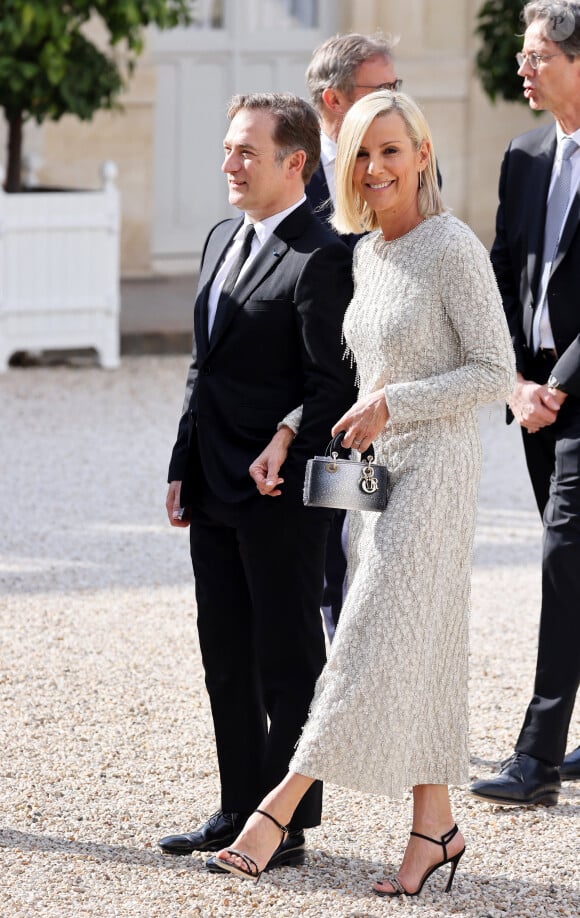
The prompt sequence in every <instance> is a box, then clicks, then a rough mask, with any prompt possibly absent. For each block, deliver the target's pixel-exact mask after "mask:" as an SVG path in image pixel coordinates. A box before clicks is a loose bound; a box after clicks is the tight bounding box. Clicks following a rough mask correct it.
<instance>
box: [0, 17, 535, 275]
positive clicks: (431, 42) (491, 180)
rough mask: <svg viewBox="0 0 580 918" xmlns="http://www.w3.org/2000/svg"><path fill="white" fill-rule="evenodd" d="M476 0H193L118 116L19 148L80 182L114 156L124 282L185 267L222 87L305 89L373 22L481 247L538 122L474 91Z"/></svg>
mask: <svg viewBox="0 0 580 918" xmlns="http://www.w3.org/2000/svg"><path fill="white" fill-rule="evenodd" d="M481 2H482V0H196V2H193V3H192V10H193V14H194V23H193V24H192V25H191V26H190V27H189V28H187V29H175V30H172V31H170V32H164V33H158V32H155V31H153V30H152V31H151V32H150V33H149V36H148V45H147V51H146V53H145V55H144V57H143V58H142V59H141V61H140V64H139V66H138V68H137V71H136V73H135V76H134V78H133V81H132V83H131V86H130V89H129V91H128V92H127V93H126V95H125V97H124V99H123V107H124V111H123V112H122V113H99V114H97V116H96V117H95V118H94V120H93V121H92V122H90V123H88V124H85V123H80V122H79V121H77V120H76V119H74V118H64V119H62V120H61V121H60V122H58V123H56V124H55V123H47V124H45V125H44V126H43V127H41V128H35V127H33V126H31V127H29V128H28V129H27V133H26V144H25V146H26V150H27V151H28V152H29V153H33V154H34V155H35V156H36V158H37V161H38V162H39V163H40V164H41V165H40V169H39V180H40V181H41V182H42V183H54V184H60V185H78V186H80V187H90V186H92V185H95V184H96V183H97V176H98V169H99V164H100V163H101V162H102V161H103V160H105V159H113V160H115V161H116V163H117V165H118V167H119V187H120V189H121V193H122V207H123V230H122V270H123V274H124V275H125V276H147V275H148V274H151V273H155V272H183V271H190V270H193V269H195V267H196V265H197V263H198V259H199V253H200V250H201V246H202V244H203V239H204V237H205V234H206V232H207V229H208V227H209V226H210V225H211V224H212V222H215V221H216V220H219V219H220V218H222V217H225V216H228V215H229V214H230V213H231V210H230V208H229V205H228V203H227V192H226V183H225V181H224V178H223V176H222V174H221V172H220V169H219V166H220V162H221V155H222V138H223V135H224V132H225V129H226V123H227V122H226V114H225V113H226V109H227V103H228V100H229V99H230V97H231V96H232V94H233V93H235V92H246V91H251V90H280V91H282V90H292V91H294V92H297V93H299V94H300V95H306V88H305V83H304V71H305V69H306V66H307V64H308V61H309V59H310V55H311V52H312V49H313V48H314V47H316V45H318V44H320V42H322V41H323V40H324V39H325V38H327V37H328V36H330V35H332V34H335V33H337V32H345V31H359V32H365V33H373V32H375V31H376V30H377V29H380V30H382V31H383V32H385V33H390V34H392V35H395V36H399V39H400V40H399V43H398V46H397V48H396V60H397V73H398V75H399V76H401V77H402V78H403V80H404V89H405V91H407V92H409V93H410V94H411V95H413V96H414V97H415V98H416V99H417V100H418V101H419V103H420V104H421V106H422V107H423V109H424V111H425V113H426V115H427V118H428V120H429V123H430V125H431V128H432V131H433V136H434V142H435V148H436V153H437V158H438V161H439V164H440V168H441V172H442V174H443V191H444V199H445V202H446V204H447V205H448V206H449V207H450V208H451V209H452V210H453V212H454V213H455V214H456V215H457V216H459V217H460V218H462V219H464V220H466V222H467V223H469V224H470V226H471V227H472V228H473V229H474V230H475V232H476V233H477V234H478V235H479V236H480V238H481V239H482V240H483V242H484V243H485V244H489V243H490V241H491V239H492V237H493V225H494V217H495V209H496V202H497V180H498V175H499V166H500V162H501V157H502V152H503V149H504V147H505V145H506V143H507V141H508V140H509V138H510V137H512V136H514V135H515V134H517V133H519V132H521V131H524V130H527V129H529V128H531V127H534V126H536V125H538V124H539V123H541V121H539V120H538V119H537V118H535V117H534V116H533V115H532V114H531V113H530V112H529V111H527V110H526V108H525V107H524V106H523V105H517V104H511V105H508V104H506V103H498V104H497V105H492V104H491V103H490V102H489V101H488V100H487V99H486V98H485V96H484V95H483V92H482V90H481V88H480V85H479V82H478V81H477V79H476V77H475V76H474V60H475V54H476V51H477V41H476V38H475V36H474V28H475V22H476V14H477V11H478V9H479V7H480V6H481ZM515 66H516V64H515V61H514V67H515ZM544 117H545V116H544ZM1 140H2V138H1V137H0V141H1Z"/></svg>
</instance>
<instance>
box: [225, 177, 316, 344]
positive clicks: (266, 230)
mask: <svg viewBox="0 0 580 918" xmlns="http://www.w3.org/2000/svg"><path fill="white" fill-rule="evenodd" d="M305 200H306V195H303V196H302V197H301V199H300V200H299V201H297V202H296V204H292V205H291V206H290V207H287V208H286V210H281V211H280V213H277V214H273V215H272V216H271V217H266V218H265V219H264V220H257V221H256V222H255V223H254V229H255V231H256V235H255V236H254V238H253V239H252V247H251V249H250V254H249V255H248V257H247V258H246V260H245V262H244V265H243V267H242V270H241V271H240V274H239V277H243V276H244V274H245V273H246V271H247V270H248V268H249V267H250V265H251V264H252V262H253V261H254V259H255V257H256V255H257V254H258V252H259V251H260V249H261V248H262V246H263V245H264V243H265V242H267V241H268V239H269V238H270V236H271V235H272V233H273V232H274V230H276V229H277V227H278V226H279V225H280V223H282V220H284V219H285V218H286V217H287V216H288V215H289V214H291V213H292V211H293V210H296V208H298V207H300V205H301V204H303V203H304V201H305ZM251 222H252V221H251V220H250V218H249V217H248V215H247V214H246V215H245V217H244V222H243V223H242V225H241V226H240V228H239V230H238V231H237V233H236V234H235V236H234V238H233V239H232V242H231V244H230V247H229V249H228V250H227V252H226V254H225V258H224V260H223V261H222V263H221V265H220V267H219V270H218V272H217V274H216V276H215V277H214V279H213V283H212V285H211V290H210V292H209V297H208V301H207V333H208V335H211V330H212V328H213V323H214V320H215V314H216V311H217V304H218V300H219V298H220V293H221V292H222V287H223V285H224V282H225V279H226V277H227V276H228V274H229V273H230V268H231V267H232V265H233V263H234V261H235V260H236V258H237V257H238V253H239V251H240V249H241V247H242V238H243V235H244V229H245V228H246V226H247V224H248V223H251Z"/></svg>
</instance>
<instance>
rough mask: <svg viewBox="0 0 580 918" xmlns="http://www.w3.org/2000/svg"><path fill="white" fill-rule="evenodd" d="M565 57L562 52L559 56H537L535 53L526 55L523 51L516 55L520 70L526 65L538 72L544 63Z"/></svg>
mask: <svg viewBox="0 0 580 918" xmlns="http://www.w3.org/2000/svg"><path fill="white" fill-rule="evenodd" d="M565 56H566V55H565V54H562V52H559V53H558V54H537V53H536V52H535V51H531V52H530V53H529V54H524V53H523V51H519V52H518V53H517V54H516V61H517V62H518V69H519V70H521V69H522V67H523V66H524V64H529V65H530V67H531V68H532V70H537V69H538V67H539V66H540V64H541V62H542V61H551V60H552V58H553V57H565Z"/></svg>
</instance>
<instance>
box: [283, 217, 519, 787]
mask: <svg viewBox="0 0 580 918" xmlns="http://www.w3.org/2000/svg"><path fill="white" fill-rule="evenodd" d="M354 277H355V293H354V297H353V300H352V302H351V304H350V306H349V308H348V310H347V313H346V316H345V321H344V333H345V338H346V341H347V344H348V346H349V348H350V349H351V350H352V353H353V354H354V357H355V359H356V362H357V367H358V371H359V376H360V392H361V395H364V394H366V393H369V392H371V391H373V390H376V389H377V388H379V387H380V386H384V387H385V393H386V400H387V405H388V408H389V412H390V419H389V421H388V423H387V425H386V427H385V429H384V430H383V432H382V434H381V435H380V436H379V437H378V438H377V439H376V440H375V450H376V456H377V461H378V462H382V463H386V465H387V466H388V468H389V474H390V496H389V502H388V505H387V509H386V510H385V511H384V513H381V514H378V513H351V514H350V515H349V519H350V527H349V528H350V532H349V538H350V543H351V544H350V557H349V590H348V594H347V597H346V600H345V603H344V606H343V609H342V612H341V617H340V620H339V624H338V628H337V631H336V635H335V638H334V641H333V644H332V647H331V652H330V656H329V659H328V662H327V665H326V667H325V669H324V671H323V672H322V675H321V676H320V679H319V681H318V683H317V686H316V692H315V695H314V700H313V703H312V708H311V713H310V716H309V719H308V721H307V724H306V726H305V728H304V731H303V734H302V738H301V740H300V743H299V745H298V747H297V750H296V753H295V755H294V758H293V759H292V762H291V763H290V770H291V771H294V772H298V773H300V774H305V775H309V776H311V777H316V778H322V779H323V780H325V781H330V782H331V783H334V784H340V785H344V786H347V787H351V788H354V789H357V790H361V791H367V792H370V793H376V794H386V795H389V796H393V797H400V796H401V795H402V794H403V793H404V792H405V791H406V790H407V789H409V788H411V787H413V786H414V785H416V784H460V783H463V782H465V781H466V780H467V779H468V705H467V659H468V614H469V593H470V572H471V554H472V545H473V534H474V526H475V515H476V503H477V493H478V485H479V475H480V462H481V457H480V440H479V429H478V419H477V408H478V406H480V405H482V404H483V403H485V402H491V401H494V400H495V399H505V398H507V397H508V395H509V394H510V392H511V391H512V389H513V386H514V383H515V367H514V356H513V350H512V344H511V340H510V336H509V333H508V329H507V325H506V321H505V318H504V313H503V309H502V304H501V299H500V296H499V292H498V289H497V285H496V282H495V278H494V275H493V272H492V269H491V265H490V262H489V259H488V256H487V253H486V251H485V249H484V248H483V246H482V245H481V243H480V242H479V241H478V239H477V238H476V237H475V236H474V234H473V233H472V232H471V230H470V229H469V228H468V227H467V226H465V224H463V223H461V222H460V221H459V220H457V219H456V218H455V217H453V216H451V215H449V214H442V215H440V216H437V217H431V218H429V219H427V220H425V221H423V222H422V223H420V224H419V225H418V226H417V227H415V229H413V230H411V231H410V232H409V233H407V234H406V235H404V236H402V237H400V238H398V239H395V240H394V241H392V242H385V241H384V240H383V237H382V235H381V234H380V233H371V234H369V235H368V236H366V237H364V238H363V239H362V240H361V241H360V242H359V243H358V245H357V247H356V250H355V258H354Z"/></svg>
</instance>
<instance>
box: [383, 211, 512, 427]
mask: <svg viewBox="0 0 580 918" xmlns="http://www.w3.org/2000/svg"><path fill="white" fill-rule="evenodd" d="M452 226H453V232H451V233H450V234H449V238H448V240H447V244H446V245H445V246H444V247H441V249H440V254H439V259H438V266H437V267H438V271H432V272H428V273H427V277H428V280H429V283H430V285H431V288H432V287H433V286H434V285H435V284H438V287H439V289H438V291H434V290H433V289H430V290H429V291H426V294H427V295H426V302H425V307H426V313H427V314H428V312H429V310H431V311H433V310H437V302H436V300H437V299H439V301H440V307H441V308H442V309H443V310H444V315H445V318H446V319H447V321H448V323H449V326H450V328H449V331H450V333H451V336H452V337H454V338H455V339H456V341H455V344H456V347H457V349H458V352H459V364H460V365H459V366H450V368H449V369H448V370H447V372H437V374H436V375H430V376H426V377H425V378H417V379H412V380H408V381H401V382H392V383H388V384H387V385H386V386H385V395H386V400H387V405H388V408H389V413H390V417H391V420H392V422H393V423H395V424H398V423H406V422H413V421H422V420H427V419H432V418H438V417H444V416H446V415H451V414H455V413H457V411H461V410H469V409H470V408H474V407H476V406H477V405H480V404H482V403H485V402H491V401H494V400H495V399H502V398H503V399H507V398H508V396H509V395H510V394H511V392H512V390H513V387H514V385H515V359H514V352H513V346H512V341H511V338H510V333H509V329H508V326H507V322H506V319H505V314H504V311H503V307H502V302H501V297H500V294H499V290H498V287H497V283H496V280H495V276H494V273H493V269H492V267H491V263H490V260H489V257H488V255H487V252H486V251H485V249H484V247H483V246H482V244H481V243H480V242H479V240H478V239H477V237H476V236H474V234H473V233H472V232H471V231H470V230H469V229H468V228H467V227H465V226H464V225H463V224H460V223H459V222H458V221H455V220H453V224H452ZM418 270H420V266H418ZM430 301H431V302H430ZM429 346H430V347H432V348H433V349H434V350H435V349H437V350H438V352H439V353H438V354H435V353H434V354H433V355H432V356H433V358H435V359H434V360H433V361H429V359H428V358H429V355H424V356H425V357H426V360H425V363H426V364H428V363H429V362H432V365H435V366H437V363H438V360H437V357H438V356H439V357H441V354H442V353H444V349H445V343H444V342H443V341H442V340H441V337H440V336H438V335H437V334H436V335H434V336H433V338H432V340H431V341H430V343H429ZM456 353H457V351H456Z"/></svg>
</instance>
